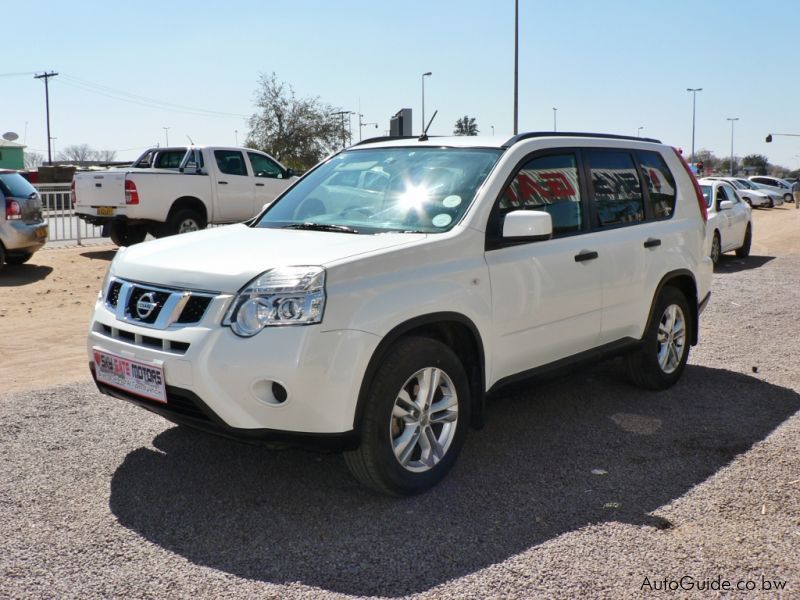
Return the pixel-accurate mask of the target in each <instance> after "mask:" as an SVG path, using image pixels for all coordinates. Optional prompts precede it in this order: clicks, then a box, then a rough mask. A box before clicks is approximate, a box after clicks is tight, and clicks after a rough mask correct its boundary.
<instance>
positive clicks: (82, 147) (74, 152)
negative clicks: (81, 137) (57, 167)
mask: <svg viewBox="0 0 800 600" xmlns="http://www.w3.org/2000/svg"><path fill="white" fill-rule="evenodd" d="M94 158H95V151H94V150H92V148H91V146H89V144H75V145H72V146H67V147H65V148H64V149H63V150H62V151H61V152H59V153H58V160H70V161H75V162H84V161H88V160H94Z"/></svg>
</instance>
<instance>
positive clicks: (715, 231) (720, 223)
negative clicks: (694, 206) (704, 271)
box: [700, 179, 753, 265]
mask: <svg viewBox="0 0 800 600" xmlns="http://www.w3.org/2000/svg"><path fill="white" fill-rule="evenodd" d="M700 189H701V190H702V191H703V197H704V198H705V200H706V207H707V210H708V226H707V227H706V248H708V249H709V256H710V257H711V260H712V262H713V263H714V264H715V265H716V264H717V262H718V261H719V258H720V256H722V253H723V252H730V251H732V250H735V251H736V256H738V257H740V258H744V257H746V256H749V255H750V244H751V242H752V240H753V220H752V217H751V209H750V206H749V205H748V204H747V203H746V202H744V201H743V200H742V199H741V198H740V197H739V195H738V194H737V193H736V190H735V189H734V188H733V186H732V185H731V183H730V182H728V181H723V180H720V179H701V180H700Z"/></svg>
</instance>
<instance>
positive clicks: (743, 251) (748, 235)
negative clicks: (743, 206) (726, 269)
mask: <svg viewBox="0 0 800 600" xmlns="http://www.w3.org/2000/svg"><path fill="white" fill-rule="evenodd" d="M752 243H753V230H752V229H751V228H750V223H748V224H747V229H745V230H744V239H743V240H742V246H741V247H740V248H737V249H736V256H738V257H739V258H747V257H748V256H750V245H751V244H752Z"/></svg>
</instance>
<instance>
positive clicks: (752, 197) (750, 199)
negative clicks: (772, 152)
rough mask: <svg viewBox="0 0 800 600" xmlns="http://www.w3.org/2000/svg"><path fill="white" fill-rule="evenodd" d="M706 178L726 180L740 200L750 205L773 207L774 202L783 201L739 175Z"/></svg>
mask: <svg viewBox="0 0 800 600" xmlns="http://www.w3.org/2000/svg"><path fill="white" fill-rule="evenodd" d="M706 179H714V180H718V181H727V182H728V183H730V184H731V185H732V186H733V187H734V188H735V189H736V191H738V192H739V196H740V197H741V199H742V200H744V201H745V202H747V204H749V205H750V206H761V207H765V208H773V207H774V206H775V205H776V202H780V203H781V204H782V203H783V202H782V201H781V198H780V196H777V195H775V194H770V193H769V192H768V191H767V190H762V189H759V188H758V187H757V186H756V185H755V184H753V183H750V182H749V181H748V180H747V179H742V178H741V177H717V176H712V177H706Z"/></svg>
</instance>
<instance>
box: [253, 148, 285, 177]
mask: <svg viewBox="0 0 800 600" xmlns="http://www.w3.org/2000/svg"><path fill="white" fill-rule="evenodd" d="M247 156H249V157H250V165H251V166H252V167H253V174H254V175H255V176H256V177H269V178H271V179H283V169H281V168H280V167H279V166H278V165H277V164H276V163H275V162H274V161H271V160H270V159H268V158H267V157H266V156H264V155H263V154H256V153H255V152H248V153H247Z"/></svg>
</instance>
